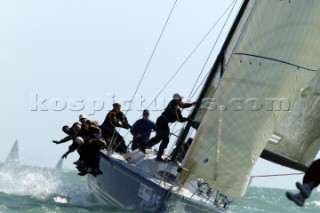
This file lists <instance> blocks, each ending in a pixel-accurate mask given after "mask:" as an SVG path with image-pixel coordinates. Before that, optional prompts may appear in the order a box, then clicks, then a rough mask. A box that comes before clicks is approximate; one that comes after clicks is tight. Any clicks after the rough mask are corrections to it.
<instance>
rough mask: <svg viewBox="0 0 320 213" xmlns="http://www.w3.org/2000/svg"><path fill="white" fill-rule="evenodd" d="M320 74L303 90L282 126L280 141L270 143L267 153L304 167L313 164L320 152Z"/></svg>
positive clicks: (279, 134)
mask: <svg viewBox="0 0 320 213" xmlns="http://www.w3.org/2000/svg"><path fill="white" fill-rule="evenodd" d="M319 75H320V73H317V75H316V76H315V77H314V79H312V80H311V82H310V84H309V85H308V86H307V87H306V88H303V89H302V91H301V95H300V96H298V97H297V100H296V104H295V105H294V106H293V109H292V110H291V112H290V113H288V114H287V115H286V116H285V117H284V118H283V119H282V121H281V122H280V123H279V125H278V126H277V128H276V129H275V132H274V133H273V134H274V135H275V136H278V140H276V141H273V140H269V143H268V145H267V150H270V151H272V152H274V153H276V154H278V155H281V156H285V157H287V158H290V159H292V160H294V161H296V162H299V163H302V164H310V163H311V162H312V161H313V159H314V158H315V156H316V155H317V153H318V151H319V148H320V131H319V124H320V82H319V79H320V77H319Z"/></svg>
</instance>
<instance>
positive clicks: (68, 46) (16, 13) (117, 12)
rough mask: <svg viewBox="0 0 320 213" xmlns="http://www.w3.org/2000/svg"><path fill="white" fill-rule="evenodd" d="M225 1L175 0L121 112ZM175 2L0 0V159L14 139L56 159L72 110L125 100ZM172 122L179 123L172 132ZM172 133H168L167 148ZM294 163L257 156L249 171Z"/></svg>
mask: <svg viewBox="0 0 320 213" xmlns="http://www.w3.org/2000/svg"><path fill="white" fill-rule="evenodd" d="M232 2H233V0H224V1H221V0H201V1H195V0H184V1H178V2H177V4H176V6H175V10H174V11H173V14H172V16H171V18H170V20H169V22H168V25H167V28H166V30H165V32H164V34H163V36H162V38H161V40H160V42H159V45H158V48H157V49H156V51H155V54H154V56H153V58H152V60H151V63H150V66H149V68H148V70H147V72H146V74H145V76H144V79H143V81H142V84H141V87H140V88H139V90H138V92H137V96H136V99H135V102H134V103H133V105H132V110H130V111H129V112H128V114H127V117H128V120H129V122H130V123H131V124H132V123H134V121H135V120H137V119H138V118H139V117H140V115H141V110H143V109H144V108H147V107H148V106H149V105H150V103H151V101H152V100H153V99H154V98H155V97H156V95H157V94H158V93H159V91H160V90H161V89H162V87H163V86H164V85H165V84H166V82H167V81H168V80H169V79H170V78H171V76H172V75H173V74H174V73H175V72H176V71H177V70H178V68H179V67H180V66H181V64H182V63H183V62H184V60H185V59H186V58H187V57H188V55H189V54H190V53H191V52H192V50H193V49H194V48H195V46H196V45H197V44H198V43H199V41H200V40H201V39H202V38H203V36H204V35H205V34H206V33H207V32H208V31H209V29H210V28H211V27H212V26H213V24H214V23H215V22H216V21H217V20H218V19H219V17H220V16H221V15H222V14H223V12H224V11H225V10H226V9H227V8H228V7H229V5H230V4H231V3H232ZM241 2H242V1H240V0H239V1H237V2H236V6H235V10H234V11H233V13H232V14H231V18H230V21H229V22H228V23H227V25H226V29H225V30H224V31H223V33H222V36H221V38H220V39H219V40H218V43H217V45H216V47H215V49H214V52H213V54H212V56H211V57H210V58H209V62H208V64H207V65H206V66H205V69H204V72H203V73H202V75H201V77H200V79H203V77H204V76H205V74H206V73H207V72H208V71H209V69H210V67H211V66H212V64H213V62H214V60H215V56H216V55H217V53H218V51H219V50H220V47H221V45H222V43H223V41H224V39H225V37H226V33H227V31H228V29H229V28H230V24H231V23H232V21H233V20H234V17H235V14H236V12H237V11H238V9H239V6H240V5H241ZM173 3H174V1H173V0H161V1H159V0H158V1H156V0H135V1H132V0H95V1H88V0H67V1H66V0H28V1H25V0H0V80H1V84H0V98H1V105H0V110H1V114H2V116H1V117H2V119H1V120H0V124H1V127H2V131H1V134H0V147H1V148H0V162H3V161H4V160H5V158H6V156H7V154H8V153H9V151H10V149H11V146H12V145H13V143H14V141H15V140H16V139H18V141H19V146H20V147H19V148H20V156H21V162H22V163H23V164H26V165H34V166H42V167H54V166H55V164H56V163H57V162H58V160H59V158H60V157H61V156H62V155H63V154H64V153H65V152H66V151H67V148H68V145H69V144H68V143H65V144H61V145H56V144H53V143H52V142H51V141H52V140H59V139H61V138H63V137H64V136H65V135H64V134H63V132H62V131H61V127H62V126H63V125H72V123H73V122H75V121H77V120H78V116H79V114H80V113H85V114H86V115H88V118H89V119H93V120H97V121H98V122H99V123H102V122H103V120H104V118H105V116H106V114H107V113H108V110H110V109H111V105H112V103H113V102H120V103H122V104H123V106H128V103H127V101H128V100H130V99H131V98H132V96H133V94H134V91H135V90H136V88H137V85H138V83H139V80H140V77H141V76H142V74H143V72H144V71H145V69H146V65H147V62H148V60H149V58H150V55H151V53H152V51H153V49H154V46H155V44H156V42H157V40H158V38H159V35H160V33H161V30H162V28H163V26H164V23H165V21H166V19H167V17H168V14H169V12H170V10H171V8H172V5H173ZM226 18H227V16H226V15H225V16H223V19H222V20H221V21H220V22H219V23H218V24H217V26H216V27H215V28H214V30H213V31H212V32H211V34H210V35H209V36H208V37H207V39H206V40H205V41H204V42H203V43H202V45H201V46H200V47H199V48H198V49H197V51H196V52H195V54H194V55H193V56H192V57H191V58H190V60H188V61H187V62H186V63H185V64H184V66H183V67H182V69H181V70H180V71H179V72H178V74H177V75H176V76H175V77H174V78H173V80H172V81H171V82H170V84H169V85H168V86H167V87H166V88H165V90H164V91H163V92H162V93H161V94H160V95H159V97H158V99H157V102H156V104H153V105H152V106H151V108H150V109H151V117H150V118H151V119H152V120H156V118H157V116H158V115H159V114H160V113H161V109H163V108H164V106H165V104H166V103H167V102H168V101H170V99H171V97H172V94H173V93H175V92H179V93H181V94H183V95H184V96H185V97H188V95H189V93H190V91H191V89H192V88H193V85H194V83H195V79H196V78H197V77H198V75H199V73H200V72H201V69H202V67H203V66H204V63H205V61H206V59H207V57H208V55H209V52H210V50H211V48H212V46H213V44H214V43H215V42H216V40H217V38H218V35H219V33H220V30H221V29H222V26H223V24H224V22H225V21H226ZM195 98H196V96H194V97H193V99H192V100H195ZM124 108H125V107H124ZM184 115H185V116H187V115H188V112H184ZM177 130H179V126H178V127H176V128H175V130H174V131H177ZM120 133H121V134H123V135H124V136H125V139H126V141H127V143H129V141H130V140H131V135H130V134H127V132H126V131H123V130H121V132H120ZM173 142H174V138H172V140H171V143H170V144H171V145H169V148H168V149H170V148H171V147H172V144H173ZM76 159H77V155H76V154H70V155H69V156H68V158H67V160H66V161H65V162H64V167H65V168H67V169H72V168H73V164H72V162H73V161H75V160H76ZM295 172H296V171H294V170H290V169H286V168H284V167H280V166H277V165H273V164H271V163H269V162H267V161H265V160H262V159H259V160H258V163H257V164H256V166H255V168H254V171H253V175H270V174H283V173H295ZM301 178H302V176H301V175H299V176H285V177H274V178H259V179H258V178H257V179H254V180H253V182H252V185H254V186H263V187H272V188H293V186H294V183H295V181H300V180H301Z"/></svg>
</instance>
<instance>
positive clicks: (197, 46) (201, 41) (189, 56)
mask: <svg viewBox="0 0 320 213" xmlns="http://www.w3.org/2000/svg"><path fill="white" fill-rule="evenodd" d="M235 1H236V0H235ZM233 3H234V2H232V3H231V4H230V5H229V7H228V8H227V9H226V10H225V11H224V12H223V14H222V15H221V16H220V17H219V19H218V20H217V21H216V22H215V23H214V25H213V26H212V27H211V29H210V30H209V31H208V32H207V34H206V35H205V36H204V37H203V38H202V39H201V40H200V42H199V43H198V44H197V45H196V47H195V48H194V49H193V50H192V51H191V53H190V54H189V55H188V57H187V58H186V59H185V60H184V61H183V63H182V64H181V65H180V67H179V68H178V70H177V71H176V72H175V73H174V74H173V75H172V76H171V78H170V79H169V80H168V82H167V83H166V84H165V85H164V86H163V87H162V89H161V90H160V92H159V93H158V94H157V95H156V97H155V98H154V99H153V101H152V102H151V103H150V105H149V106H148V109H149V108H150V107H151V105H152V104H153V103H154V102H155V101H156V99H157V98H158V97H159V95H160V94H161V93H162V92H163V91H164V90H165V88H166V87H167V86H168V85H169V84H170V82H171V81H172V80H173V78H174V77H175V76H176V75H177V74H178V73H179V71H180V70H181V69H182V67H183V66H184V65H185V64H186V62H187V61H188V60H189V59H190V58H191V56H192V55H193V54H194V53H195V52H196V50H197V49H198V48H199V47H200V45H201V44H202V43H203V41H204V40H205V39H206V38H207V37H208V36H209V34H210V33H211V31H212V30H213V29H214V28H215V27H216V25H217V24H218V23H219V22H220V20H221V19H222V17H223V16H224V15H225V14H226V13H227V12H228V10H229V8H230V7H231V6H232V5H233Z"/></svg>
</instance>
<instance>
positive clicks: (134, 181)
mask: <svg viewBox="0 0 320 213" xmlns="http://www.w3.org/2000/svg"><path fill="white" fill-rule="evenodd" d="M133 169H134V167H132V168H130V167H128V166H127V165H126V163H125V162H123V161H121V160H118V159H115V158H112V157H109V156H107V155H106V154H104V153H101V159H100V170H101V171H102V172H103V174H102V175H98V176H97V177H94V176H92V175H89V177H88V184H89V188H90V190H91V191H92V192H93V193H94V194H95V195H97V196H98V197H99V198H101V199H103V200H104V201H106V202H108V203H110V204H111V205H113V206H115V207H117V208H121V209H126V210H131V209H142V210H143V211H148V212H160V211H161V210H162V209H163V208H164V207H165V206H166V205H165V200H166V198H167V196H168V193H169V191H168V190H167V189H165V188H162V187H160V186H159V184H157V183H155V182H154V181H152V180H151V179H150V178H147V177H146V176H144V175H141V174H140V173H137V172H136V171H134V170H133Z"/></svg>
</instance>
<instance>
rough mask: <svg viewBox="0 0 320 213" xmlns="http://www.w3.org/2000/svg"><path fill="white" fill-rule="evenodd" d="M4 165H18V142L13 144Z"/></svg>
mask: <svg viewBox="0 0 320 213" xmlns="http://www.w3.org/2000/svg"><path fill="white" fill-rule="evenodd" d="M5 163H6V164H19V147H18V140H16V141H15V143H14V144H13V146H12V148H11V150H10V152H9V154H8V156H7V158H6V161H5Z"/></svg>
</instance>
